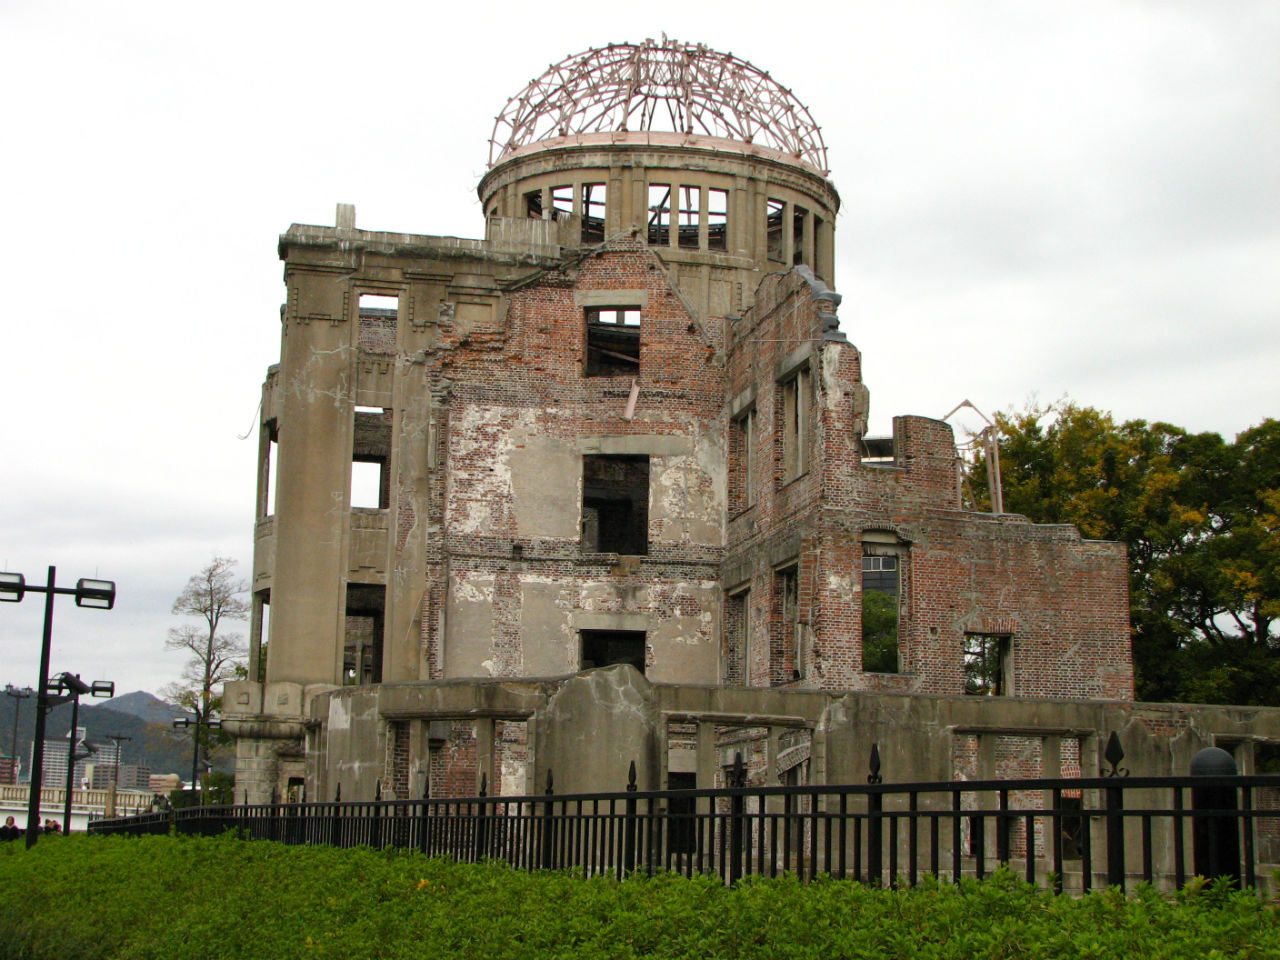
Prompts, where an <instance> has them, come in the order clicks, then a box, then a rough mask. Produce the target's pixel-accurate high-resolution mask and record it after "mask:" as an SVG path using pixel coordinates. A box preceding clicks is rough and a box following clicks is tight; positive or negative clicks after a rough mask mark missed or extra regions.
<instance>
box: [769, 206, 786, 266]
mask: <svg viewBox="0 0 1280 960" xmlns="http://www.w3.org/2000/svg"><path fill="white" fill-rule="evenodd" d="M786 209H787V205H786V204H785V203H783V202H782V201H781V200H773V199H769V200H766V201H765V204H764V224H765V250H766V252H767V256H768V257H769V259H770V260H777V261H778V262H779V263H781V262H782V216H783V214H784V213H785V212H786Z"/></svg>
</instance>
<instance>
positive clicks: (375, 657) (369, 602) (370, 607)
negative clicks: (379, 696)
mask: <svg viewBox="0 0 1280 960" xmlns="http://www.w3.org/2000/svg"><path fill="white" fill-rule="evenodd" d="M386 607H387V588H386V587H384V586H378V585H373V584H364V583H349V584H347V609H346V621H345V623H346V625H345V628H344V634H343V648H342V683H343V685H344V686H359V685H361V684H366V683H381V682H382V628H383V620H384V614H385V611H386Z"/></svg>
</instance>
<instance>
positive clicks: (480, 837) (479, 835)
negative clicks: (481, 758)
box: [471, 773, 489, 860]
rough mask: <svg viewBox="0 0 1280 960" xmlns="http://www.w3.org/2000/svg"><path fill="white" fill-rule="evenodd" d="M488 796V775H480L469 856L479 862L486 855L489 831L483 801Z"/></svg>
mask: <svg viewBox="0 0 1280 960" xmlns="http://www.w3.org/2000/svg"><path fill="white" fill-rule="evenodd" d="M488 795H489V775H488V774H487V773H481V774H480V794H479V802H478V803H477V804H476V829H475V836H474V838H473V839H474V843H473V845H472V854H471V856H472V859H473V860H479V859H480V858H481V857H483V856H485V855H486V854H487V853H488V842H489V836H488V834H489V831H488V823H487V820H486V813H485V800H484V798H485V797H487V796H488Z"/></svg>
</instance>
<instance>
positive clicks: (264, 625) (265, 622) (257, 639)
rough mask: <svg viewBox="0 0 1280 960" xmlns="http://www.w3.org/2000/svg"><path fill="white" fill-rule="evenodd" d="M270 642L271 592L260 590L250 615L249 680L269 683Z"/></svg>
mask: <svg viewBox="0 0 1280 960" xmlns="http://www.w3.org/2000/svg"><path fill="white" fill-rule="evenodd" d="M270 642H271V590H270V589H267V590H259V591H258V592H257V593H255V594H254V595H253V608H252V611H251V612H250V614H249V678H250V679H251V680H256V681H258V683H266V681H267V644H268V643H270Z"/></svg>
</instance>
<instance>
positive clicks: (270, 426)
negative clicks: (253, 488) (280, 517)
mask: <svg viewBox="0 0 1280 960" xmlns="http://www.w3.org/2000/svg"><path fill="white" fill-rule="evenodd" d="M262 434H263V440H264V441H265V446H266V449H265V450H263V451H262V453H261V464H260V465H259V468H258V469H259V471H260V473H259V477H258V516H260V517H270V516H273V515H274V514H275V512H276V475H277V472H278V470H279V463H280V431H279V428H278V427H277V426H276V421H275V420H268V421H267V422H266V423H264V424H263V425H262Z"/></svg>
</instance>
